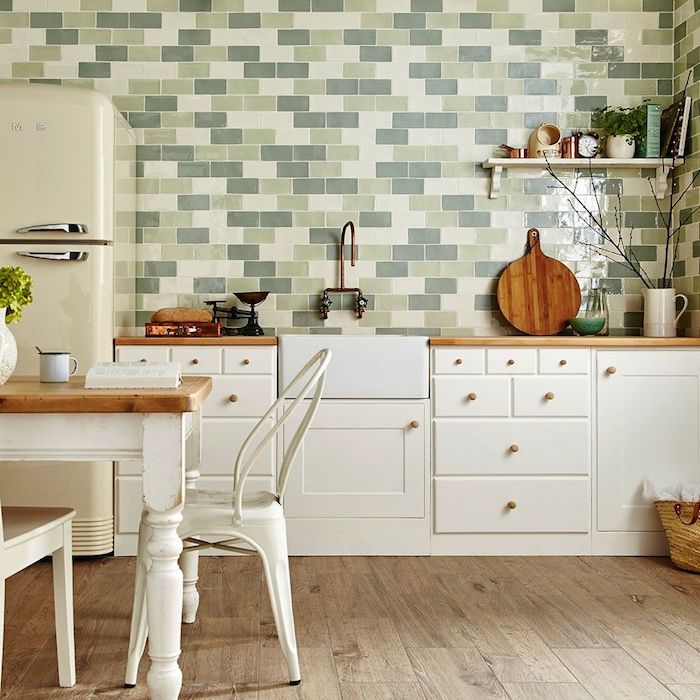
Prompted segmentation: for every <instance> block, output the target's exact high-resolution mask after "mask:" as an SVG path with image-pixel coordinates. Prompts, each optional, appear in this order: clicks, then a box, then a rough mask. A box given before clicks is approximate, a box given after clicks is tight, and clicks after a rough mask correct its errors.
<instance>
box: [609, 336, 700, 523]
mask: <svg viewBox="0 0 700 700" xmlns="http://www.w3.org/2000/svg"><path fill="white" fill-rule="evenodd" d="M596 381H597V392H598V394H597V396H598V425H597V435H598V447H597V452H598V464H597V485H598V487H597V488H598V523H597V524H598V529H599V530H601V531H654V530H660V529H661V526H660V524H659V519H658V516H657V514H656V511H655V508H654V505H653V504H652V503H649V502H648V501H646V500H645V499H644V497H643V494H642V485H643V482H644V480H645V479H649V480H650V481H652V482H653V483H654V484H656V485H659V486H666V485H673V484H679V483H697V482H698V480H700V428H699V426H700V352H697V351H671V350H660V351H627V352H608V351H599V352H598V353H597V376H596Z"/></svg>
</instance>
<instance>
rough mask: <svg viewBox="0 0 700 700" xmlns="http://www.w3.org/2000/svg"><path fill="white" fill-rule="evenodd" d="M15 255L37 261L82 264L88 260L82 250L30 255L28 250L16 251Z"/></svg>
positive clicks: (86, 254)
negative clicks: (64, 261)
mask: <svg viewBox="0 0 700 700" xmlns="http://www.w3.org/2000/svg"><path fill="white" fill-rule="evenodd" d="M17 255H21V256H22V257H23V258H35V259H38V260H67V261H75V262H83V261H84V260H87V259H88V255H89V253H86V252H84V251H82V250H67V251H66V252H65V253H30V252H29V251H28V250H18V251H17Z"/></svg>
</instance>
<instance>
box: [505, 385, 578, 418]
mask: <svg viewBox="0 0 700 700" xmlns="http://www.w3.org/2000/svg"><path fill="white" fill-rule="evenodd" d="M588 386H589V384H588V379H587V378H586V377H515V379H513V415H514V416H587V415H588V405H589V403H590V396H589V390H588Z"/></svg>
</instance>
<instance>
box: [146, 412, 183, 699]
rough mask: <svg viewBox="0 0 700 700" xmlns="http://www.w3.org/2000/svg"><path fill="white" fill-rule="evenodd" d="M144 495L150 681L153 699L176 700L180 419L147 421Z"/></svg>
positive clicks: (179, 676) (178, 672) (163, 417)
mask: <svg viewBox="0 0 700 700" xmlns="http://www.w3.org/2000/svg"><path fill="white" fill-rule="evenodd" d="M143 425H144V434H143V441H144V442H143V457H144V460H143V461H144V466H143V495H144V504H145V508H146V522H147V523H148V525H149V526H150V527H151V528H152V533H153V534H152V535H151V539H150V541H149V542H148V545H147V549H148V554H149V557H150V559H151V567H150V569H149V571H148V574H147V576H146V601H147V607H148V655H149V657H150V659H151V667H150V669H149V671H148V674H147V676H146V683H147V686H148V697H149V698H151V700H175V699H176V698H177V697H178V696H179V694H180V688H181V687H182V671H181V670H180V667H179V666H178V663H177V662H178V658H179V656H180V619H181V615H182V572H181V571H180V568H179V567H178V558H179V556H180V553H181V552H182V542H181V541H180V538H179V537H178V534H177V527H178V525H179V524H180V522H181V521H182V507H183V503H184V484H185V480H184V469H185V431H184V420H183V417H182V415H180V414H168V413H161V414H150V415H147V416H145V418H144V423H143Z"/></svg>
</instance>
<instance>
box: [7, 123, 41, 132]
mask: <svg viewBox="0 0 700 700" xmlns="http://www.w3.org/2000/svg"><path fill="white" fill-rule="evenodd" d="M12 131H24V124H23V123H22V122H12ZM34 131H46V122H36V123H35V124H34Z"/></svg>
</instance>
